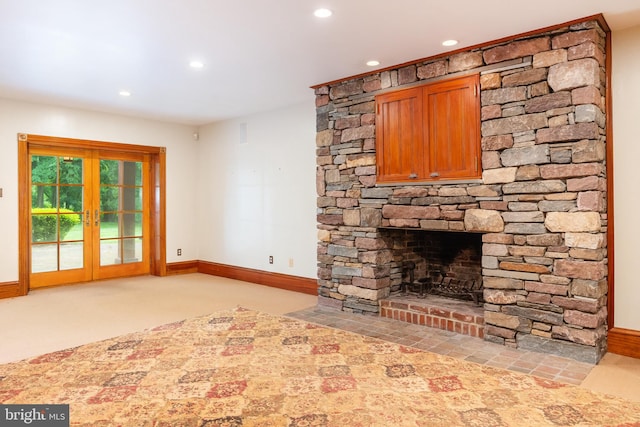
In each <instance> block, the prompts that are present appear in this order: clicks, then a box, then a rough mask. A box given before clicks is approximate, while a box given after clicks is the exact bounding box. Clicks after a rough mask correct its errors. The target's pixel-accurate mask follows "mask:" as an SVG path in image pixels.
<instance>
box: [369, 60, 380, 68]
mask: <svg viewBox="0 0 640 427" xmlns="http://www.w3.org/2000/svg"><path fill="white" fill-rule="evenodd" d="M367 65H368V66H369V67H376V66H378V65H380V61H376V60H372V61H367Z"/></svg>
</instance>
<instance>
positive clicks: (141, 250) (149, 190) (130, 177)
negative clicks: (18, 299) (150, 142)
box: [18, 134, 166, 294]
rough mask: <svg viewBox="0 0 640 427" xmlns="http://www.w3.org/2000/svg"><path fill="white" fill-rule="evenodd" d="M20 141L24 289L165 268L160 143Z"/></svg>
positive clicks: (23, 137) (160, 272)
mask: <svg viewBox="0 0 640 427" xmlns="http://www.w3.org/2000/svg"><path fill="white" fill-rule="evenodd" d="M19 143H20V144H19V153H18V154H19V158H20V167H19V175H20V180H19V181H20V192H21V198H20V200H19V202H20V203H19V205H20V224H21V226H20V230H19V237H20V278H21V287H22V292H21V293H22V294H26V292H27V291H28V289H33V288H38V287H43V286H52V285H60V284H68V283H77V282H85V281H91V280H98V279H106V278H114V277H125V276H134V275H142V274H149V273H151V274H155V275H164V274H165V272H166V263H165V259H166V258H165V249H164V247H163V246H164V239H163V235H164V202H163V193H164V149H163V148H159V147H145V146H134V145H128V144H113V143H102V142H96V141H83V140H70V139H62V138H54V137H40V136H37V135H36V136H34V135H23V134H20V135H19ZM96 147H97V148H96Z"/></svg>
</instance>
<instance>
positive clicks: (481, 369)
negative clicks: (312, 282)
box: [0, 308, 640, 427]
mask: <svg viewBox="0 0 640 427" xmlns="http://www.w3.org/2000/svg"><path fill="white" fill-rule="evenodd" d="M0 403H5V404H9V403H29V404H54V403H66V404H69V405H70V418H71V425H77V426H81V425H87V426H89V425H90V426H116V425H118V426H140V427H142V426H172V427H179V426H292V427H293V426H296V427H302V426H336V427H337V426H339V427H345V426H349V427H357V426H381V427H389V426H458V425H460V426H482V427H486V426H548V425H550V426H640V404H637V403H632V402H629V401H625V400H622V399H619V398H614V397H609V396H605V395H601V394H596V393H593V392H590V391H588V390H584V389H581V388H578V387H574V386H569V385H565V384H560V383H556V382H552V381H549V380H545V379H540V378H535V377H532V376H527V375H523V374H519V373H516V372H511V371H506V370H501V369H496V368H491V367H487V366H482V365H477V364H474V363H470V362H465V361H461V360H457V359H453V358H450V357H446V356H441V355H437V354H433V353H428V352H424V351H421V350H417V349H414V348H410V347H405V346H401V345H397V344H393V343H389V342H385V341H381V340H378V339H374V338H369V337H365V336H362V335H358V334H354V333H350V332H345V331H341V330H336V329H331V328H327V327H323V326H318V325H314V324H309V323H305V322H301V321H298V320H295V319H291V318H288V317H281V316H274V315H270V314H265V313H262V312H258V311H253V310H246V309H242V308H238V309H236V310H233V311H225V312H219V313H215V314H212V315H209V316H203V317H197V318H194V319H189V320H185V321H181V322H176V323H171V324H168V325H164V326H160V327H157V328H154V329H150V330H146V331H142V332H138V333H133V334H127V335H123V336H121V337H118V338H114V339H109V340H105V341H100V342H96V343H92V344H87V345H83V346H80V347H76V348H72V349H68V350H63V351H58V352H54V353H50V354H46V355H43V356H39V357H35V358H31V359H27V360H24V361H21V362H16V363H10V364H5V365H0Z"/></svg>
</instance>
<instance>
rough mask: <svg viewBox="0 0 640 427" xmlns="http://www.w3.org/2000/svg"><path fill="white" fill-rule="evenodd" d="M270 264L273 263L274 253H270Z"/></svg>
mask: <svg viewBox="0 0 640 427" xmlns="http://www.w3.org/2000/svg"><path fill="white" fill-rule="evenodd" d="M269 264H273V255H269Z"/></svg>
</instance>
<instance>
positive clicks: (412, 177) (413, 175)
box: [409, 173, 418, 179]
mask: <svg viewBox="0 0 640 427" xmlns="http://www.w3.org/2000/svg"><path fill="white" fill-rule="evenodd" d="M417 177H418V174H415V173H412V174H411V175H409V179H416V178H417Z"/></svg>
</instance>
